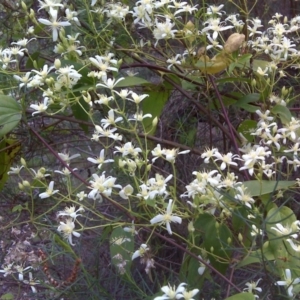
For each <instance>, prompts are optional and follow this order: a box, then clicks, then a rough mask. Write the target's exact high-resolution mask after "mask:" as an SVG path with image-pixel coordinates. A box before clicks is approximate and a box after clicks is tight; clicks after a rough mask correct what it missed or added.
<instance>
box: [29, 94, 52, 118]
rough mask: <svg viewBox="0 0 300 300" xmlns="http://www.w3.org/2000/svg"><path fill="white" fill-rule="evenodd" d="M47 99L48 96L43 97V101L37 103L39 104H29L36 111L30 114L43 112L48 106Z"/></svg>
mask: <svg viewBox="0 0 300 300" xmlns="http://www.w3.org/2000/svg"><path fill="white" fill-rule="evenodd" d="M48 101H49V98H48V97H45V98H44V102H43V103H39V104H31V105H30V107H31V108H32V109H34V110H36V111H34V112H33V113H32V115H33V116H34V115H36V114H40V113H43V112H45V111H46V110H47V108H48Z"/></svg>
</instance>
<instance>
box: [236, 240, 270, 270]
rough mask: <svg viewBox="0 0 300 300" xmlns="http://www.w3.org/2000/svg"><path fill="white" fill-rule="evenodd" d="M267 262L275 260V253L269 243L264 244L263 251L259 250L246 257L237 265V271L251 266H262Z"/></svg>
mask: <svg viewBox="0 0 300 300" xmlns="http://www.w3.org/2000/svg"><path fill="white" fill-rule="evenodd" d="M266 260H267V261H272V260H275V256H274V253H273V251H272V249H271V247H270V243H269V242H268V241H267V242H265V243H264V244H263V247H262V251H261V250H260V249H259V250H256V251H252V252H250V253H249V255H246V257H244V259H243V260H242V261H241V262H239V263H238V264H237V269H239V268H242V267H244V266H247V265H251V264H262V262H263V261H266Z"/></svg>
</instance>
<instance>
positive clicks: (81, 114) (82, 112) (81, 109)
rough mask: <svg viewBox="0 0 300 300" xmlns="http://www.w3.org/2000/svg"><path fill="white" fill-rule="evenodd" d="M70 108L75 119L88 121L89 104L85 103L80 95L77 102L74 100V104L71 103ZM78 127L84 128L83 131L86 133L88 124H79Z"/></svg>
mask: <svg viewBox="0 0 300 300" xmlns="http://www.w3.org/2000/svg"><path fill="white" fill-rule="evenodd" d="M71 108H72V112H73V114H74V117H75V118H76V119H77V120H81V121H85V122H88V121H89V114H88V112H89V110H90V106H89V104H88V103H86V102H85V101H84V99H83V98H82V97H80V98H79V100H78V102H76V103H75V104H74V105H72V106H71ZM80 127H81V128H82V130H84V132H86V133H87V132H88V125H85V124H80Z"/></svg>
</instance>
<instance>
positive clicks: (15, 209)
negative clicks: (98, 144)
mask: <svg viewBox="0 0 300 300" xmlns="http://www.w3.org/2000/svg"><path fill="white" fill-rule="evenodd" d="M22 210H23V206H22V205H21V204H18V205H16V206H14V207H13V208H12V210H11V211H12V212H16V211H18V212H21V211H22Z"/></svg>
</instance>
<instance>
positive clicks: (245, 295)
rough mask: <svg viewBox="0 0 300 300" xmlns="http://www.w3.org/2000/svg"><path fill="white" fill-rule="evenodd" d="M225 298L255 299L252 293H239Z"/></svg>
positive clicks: (236, 299) (227, 299)
mask: <svg viewBox="0 0 300 300" xmlns="http://www.w3.org/2000/svg"><path fill="white" fill-rule="evenodd" d="M225 300H255V297H254V295H253V294H252V293H239V294H236V295H234V296H231V297H228V298H226V299H225Z"/></svg>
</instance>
